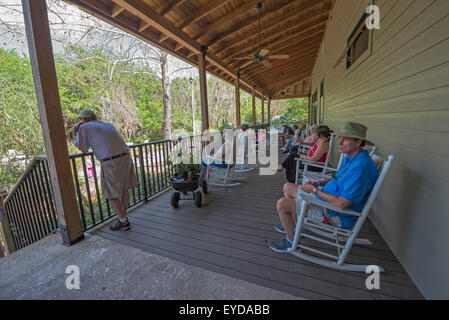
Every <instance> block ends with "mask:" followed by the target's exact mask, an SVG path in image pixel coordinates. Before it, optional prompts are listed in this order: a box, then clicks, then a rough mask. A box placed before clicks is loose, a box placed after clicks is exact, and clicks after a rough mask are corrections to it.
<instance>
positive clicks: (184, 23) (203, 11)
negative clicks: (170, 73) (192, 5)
mask: <svg viewBox="0 0 449 320" xmlns="http://www.w3.org/2000/svg"><path fill="white" fill-rule="evenodd" d="M229 1H231V0H214V1H212V2H210V3H209V4H207V5H206V6H204V7H202V8H198V10H196V11H195V12H194V13H193V14H191V15H189V16H187V17H185V18H184V19H183V20H181V21H180V22H178V23H177V24H176V25H175V26H176V28H179V29H180V30H183V29H185V28H187V27H188V26H189V25H191V24H192V23H194V22H196V21H198V20H199V19H201V18H202V17H204V16H205V15H207V14H209V13H210V12H212V11H214V10H215V9H218V8H219V7H220V6H222V5H224V4H226V3H228V2H229ZM168 38H169V36H168V35H164V36H163V37H162V38H161V41H165V40H167V39H168Z"/></svg>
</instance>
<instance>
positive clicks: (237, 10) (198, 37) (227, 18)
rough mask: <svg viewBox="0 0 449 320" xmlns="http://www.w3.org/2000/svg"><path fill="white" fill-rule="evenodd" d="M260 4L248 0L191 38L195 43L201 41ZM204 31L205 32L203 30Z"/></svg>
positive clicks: (258, 0)
mask: <svg viewBox="0 0 449 320" xmlns="http://www.w3.org/2000/svg"><path fill="white" fill-rule="evenodd" d="M258 2H260V0H250V1H247V2H246V3H245V4H244V5H242V6H240V7H237V8H235V9H234V10H232V11H231V12H229V13H228V14H226V15H224V16H223V17H222V18H220V19H218V20H216V21H214V22H213V23H211V24H209V25H208V26H207V27H206V28H202V29H200V33H196V34H194V35H193V36H192V38H194V39H195V40H196V41H199V40H202V39H203V38H205V37H206V36H207V35H209V34H210V33H211V32H213V31H214V30H215V29H217V28H218V27H220V26H222V25H223V24H225V23H228V22H229V21H231V20H232V19H234V18H235V17H238V16H239V15H241V14H242V13H245V12H248V10H250V9H251V8H254V7H255V6H256V4H257V3H258ZM204 29H205V30H204Z"/></svg>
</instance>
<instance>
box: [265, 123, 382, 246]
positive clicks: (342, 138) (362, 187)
mask: <svg viewBox="0 0 449 320" xmlns="http://www.w3.org/2000/svg"><path fill="white" fill-rule="evenodd" d="M366 132H367V128H366V127H365V126H364V125H362V124H359V123H353V122H348V123H346V125H345V126H344V128H343V130H341V131H340V132H339V133H338V134H337V135H338V136H339V141H338V151H339V152H341V153H345V154H346V157H345V158H344V159H343V162H342V164H341V165H340V168H339V170H338V171H337V173H336V174H335V177H334V178H333V179H329V180H325V181H320V182H315V183H311V182H307V183H304V184H303V185H301V186H300V187H299V186H298V185H296V184H293V183H288V184H285V185H284V194H285V198H282V199H280V200H279V201H278V203H277V210H278V214H279V218H280V219H281V222H282V225H276V226H275V229H276V230H277V231H279V232H281V233H285V234H286V238H285V239H282V240H278V241H271V242H269V246H270V248H271V249H272V250H274V251H276V252H287V250H288V249H289V248H290V247H291V246H292V241H293V238H294V229H295V226H296V223H297V216H296V199H297V198H298V197H299V194H301V193H313V194H314V195H315V196H316V198H318V199H320V200H324V201H327V202H329V203H330V204H332V205H334V206H336V207H337V208H340V209H346V208H349V209H351V210H354V211H357V212H361V211H362V209H363V207H364V206H365V203H366V201H367V200H368V197H369V194H370V193H371V191H372V189H373V188H374V185H375V183H376V180H377V177H378V172H377V168H376V165H375V164H374V162H373V161H372V159H371V158H370V156H369V154H368V152H367V151H366V150H363V147H364V146H365V145H366V144H368V145H373V144H372V143H371V142H370V141H369V140H368V139H366ZM320 186H323V188H322V189H319V188H318V187H320ZM299 201H300V202H299V203H298V205H300V204H301V201H303V200H302V199H300V200H299ZM307 216H308V217H310V218H312V219H315V220H318V221H320V222H323V223H328V224H331V225H333V226H336V227H340V228H345V229H351V228H352V227H353V226H354V224H355V222H356V220H357V217H356V216H352V215H346V214H341V213H337V212H335V211H332V210H328V209H326V208H322V207H319V206H316V205H313V204H308V206H307Z"/></svg>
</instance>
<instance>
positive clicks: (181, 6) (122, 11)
mask: <svg viewBox="0 0 449 320" xmlns="http://www.w3.org/2000/svg"><path fill="white" fill-rule="evenodd" d="M65 1H66V2H69V3H71V4H74V5H76V6H78V7H79V8H81V9H82V10H84V11H86V12H88V13H90V14H92V15H95V16H96V17H98V18H100V19H102V20H104V21H107V22H109V23H112V24H113V25H115V26H116V27H118V28H120V29H123V30H125V31H126V32H128V33H130V34H133V35H135V36H137V37H138V38H140V39H143V40H145V41H147V42H149V43H151V44H153V45H155V46H157V47H159V48H160V49H163V50H165V51H168V52H170V53H171V54H173V55H175V56H176V57H178V58H180V59H182V60H184V61H186V62H188V63H190V64H193V65H198V58H197V56H198V54H201V50H202V47H207V58H206V67H207V71H208V72H209V73H211V74H213V75H215V76H217V77H219V78H221V79H223V80H225V81H228V82H230V83H234V79H235V78H236V77H237V74H238V72H240V75H241V77H240V80H241V81H240V83H241V84H240V85H241V88H242V89H243V90H245V91H247V92H251V91H252V89H253V86H256V95H257V96H259V97H261V96H262V94H263V95H264V96H265V97H266V98H268V97H270V96H272V99H283V98H293V97H303V96H307V95H308V94H309V89H310V76H311V74H312V69H313V67H314V64H315V60H316V57H317V54H318V51H319V49H320V45H321V42H322V39H323V35H324V32H325V29H326V25H327V21H328V18H329V13H330V11H331V9H332V6H333V2H334V1H335V0H264V1H262V0H65ZM258 2H262V3H263V5H262V10H261V25H260V31H261V32H260V46H261V49H268V50H270V51H269V55H289V58H288V59H285V60H271V59H270V63H271V64H272V66H271V67H265V66H264V65H262V64H261V63H258V62H253V63H252V64H250V65H249V66H247V67H245V68H243V69H242V68H241V67H242V65H243V64H245V63H246V62H248V61H249V60H236V59H234V58H237V57H245V56H250V55H251V54H253V53H254V52H256V51H257V50H258V12H257V10H256V4H257V3H258ZM282 92H284V94H283V95H282V94H281V93H282Z"/></svg>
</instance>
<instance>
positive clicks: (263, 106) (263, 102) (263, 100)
mask: <svg viewBox="0 0 449 320" xmlns="http://www.w3.org/2000/svg"><path fill="white" fill-rule="evenodd" d="M261 102H262V104H261V105H262V125H264V123H265V122H264V118H265V115H264V109H265V105H264V104H265V97H264V95H263V92H262V100H261Z"/></svg>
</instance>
